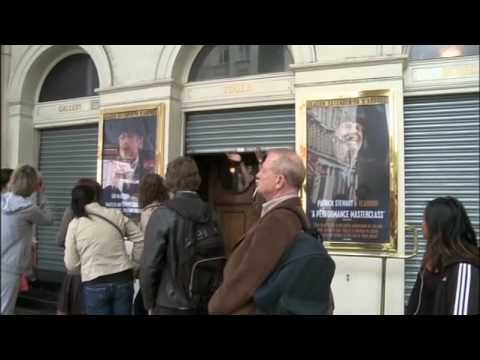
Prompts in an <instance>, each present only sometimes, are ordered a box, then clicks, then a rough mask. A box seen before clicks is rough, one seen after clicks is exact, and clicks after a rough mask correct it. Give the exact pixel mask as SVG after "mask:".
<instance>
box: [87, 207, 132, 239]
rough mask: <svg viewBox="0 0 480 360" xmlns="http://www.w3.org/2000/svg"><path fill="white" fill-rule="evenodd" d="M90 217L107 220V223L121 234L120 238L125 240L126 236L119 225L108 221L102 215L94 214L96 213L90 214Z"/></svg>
mask: <svg viewBox="0 0 480 360" xmlns="http://www.w3.org/2000/svg"><path fill="white" fill-rule="evenodd" d="M90 215H94V216H96V217H99V218H100V219H103V220H105V221H106V222H108V223H109V224H110V225H112V226H113V227H114V228H115V229H117V231H118V232H119V233H120V236H121V237H122V239H124V240H125V238H126V236H125V235H124V234H123V232H122V230H120V228H119V227H118V226H117V224H115V223H114V222H113V221H111V220H109V219H107V218H106V217H104V216H102V215H98V214H94V213H90Z"/></svg>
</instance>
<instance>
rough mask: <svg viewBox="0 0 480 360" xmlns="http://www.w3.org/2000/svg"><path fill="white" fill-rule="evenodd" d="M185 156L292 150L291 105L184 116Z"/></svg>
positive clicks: (293, 116)
mask: <svg viewBox="0 0 480 360" xmlns="http://www.w3.org/2000/svg"><path fill="white" fill-rule="evenodd" d="M185 139H186V140H185V141H186V144H185V145H186V146H185V147H186V153H187V154H201V153H218V152H226V151H235V150H237V149H238V148H243V150H242V151H255V146H256V145H259V146H260V147H261V148H262V150H263V149H271V148H279V147H288V148H291V149H293V148H295V108H294V106H282V107H275V108H272V107H266V108H257V109H241V110H228V111H216V112H197V113H190V114H188V116H187V124H186V136H185Z"/></svg>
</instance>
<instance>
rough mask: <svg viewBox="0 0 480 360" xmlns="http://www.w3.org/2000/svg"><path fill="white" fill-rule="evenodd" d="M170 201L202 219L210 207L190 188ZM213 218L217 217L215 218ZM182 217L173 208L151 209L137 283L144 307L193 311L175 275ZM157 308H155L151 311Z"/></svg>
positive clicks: (181, 242) (183, 228) (182, 245)
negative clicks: (190, 190) (139, 286)
mask: <svg viewBox="0 0 480 360" xmlns="http://www.w3.org/2000/svg"><path fill="white" fill-rule="evenodd" d="M173 201H180V202H182V203H183V204H182V208H183V207H186V208H187V210H188V217H191V218H198V219H200V220H201V219H203V218H205V217H207V216H212V217H213V219H214V220H215V215H214V213H213V210H212V209H211V208H210V207H209V205H208V204H207V203H205V202H204V201H203V200H201V199H200V197H199V196H198V195H197V194H196V193H193V192H177V193H176V194H175V197H174V200H173ZM215 221H216V220H215ZM185 223H186V221H185V219H184V218H182V217H181V216H180V215H179V214H177V213H176V212H175V211H173V210H172V209H169V208H167V207H166V206H163V205H162V206H160V207H159V208H158V209H157V210H155V211H154V212H153V213H152V216H151V217H150V220H149V222H148V224H147V228H146V230H145V247H144V253H143V259H142V265H141V270H140V285H141V289H142V293H143V302H144V305H145V308H146V309H153V310H154V309H155V308H158V307H160V308H163V311H165V310H167V311H168V309H171V310H172V312H173V313H175V312H179V311H184V312H189V311H192V308H191V304H190V302H189V298H188V295H187V289H186V288H185V286H184V284H182V282H181V281H180V280H179V279H178V276H177V274H178V268H179V252H180V251H183V249H184V248H185V242H186V234H185V231H186V226H185ZM156 312H157V311H155V310H154V313H156Z"/></svg>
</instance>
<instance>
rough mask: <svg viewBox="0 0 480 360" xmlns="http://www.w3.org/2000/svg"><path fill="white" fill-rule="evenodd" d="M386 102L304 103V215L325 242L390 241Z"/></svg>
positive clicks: (377, 99)
mask: <svg viewBox="0 0 480 360" xmlns="http://www.w3.org/2000/svg"><path fill="white" fill-rule="evenodd" d="M387 110H388V97H384V96H375V97H361V98H347V99H331V100H316V101H308V102H307V129H308V130H307V149H308V151H307V168H308V172H307V198H308V201H307V211H308V215H309V217H310V220H311V221H312V223H313V224H315V225H316V226H317V228H318V229H319V230H320V231H321V233H322V235H323V237H324V239H325V240H326V241H332V242H344V243H388V242H389V185H390V177H389V176H390V172H389V169H390V159H389V131H388V119H387V116H388V111H387Z"/></svg>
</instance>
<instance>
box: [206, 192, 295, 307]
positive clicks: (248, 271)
mask: <svg viewBox="0 0 480 360" xmlns="http://www.w3.org/2000/svg"><path fill="white" fill-rule="evenodd" d="M278 207H289V208H296V209H297V210H299V211H300V213H302V214H303V210H302V209H301V202H300V199H299V198H291V199H287V200H285V201H283V202H281V203H280V204H278V205H277V206H275V207H274V208H273V209H271V210H270V211H269V212H268V213H267V214H266V215H265V216H264V217H263V218H261V219H260V220H259V221H258V222H257V223H256V224H255V225H254V226H253V227H252V228H251V229H250V230H249V231H248V232H247V233H246V234H245V235H244V237H243V239H241V240H240V241H239V242H238V243H237V244H236V247H235V249H234V250H233V252H232V254H231V256H230V257H229V259H228V261H227V264H226V266H225V270H224V273H223V276H224V281H223V284H222V285H221V286H220V287H219V288H218V289H217V291H216V292H215V293H214V294H213V296H212V298H211V299H210V302H209V304H208V310H209V313H211V314H253V313H255V304H254V303H253V295H254V293H255V290H256V289H257V288H258V287H260V285H261V284H262V283H263V282H264V280H265V279H266V278H267V277H268V275H270V273H271V272H272V271H273V270H274V268H275V266H276V265H277V263H278V261H279V260H280V258H281V256H282V254H283V253H284V251H285V250H286V249H287V248H288V247H289V246H290V245H291V244H292V243H293V240H294V238H295V236H296V235H297V234H298V232H299V231H301V229H302V224H301V223H300V220H299V219H298V217H297V216H296V215H295V214H294V213H292V212H291V211H289V210H285V209H277V208H278Z"/></svg>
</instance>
